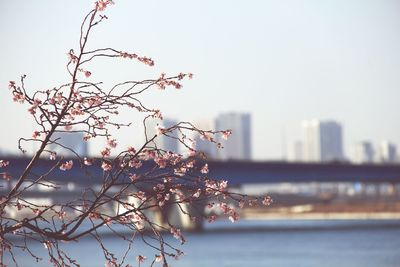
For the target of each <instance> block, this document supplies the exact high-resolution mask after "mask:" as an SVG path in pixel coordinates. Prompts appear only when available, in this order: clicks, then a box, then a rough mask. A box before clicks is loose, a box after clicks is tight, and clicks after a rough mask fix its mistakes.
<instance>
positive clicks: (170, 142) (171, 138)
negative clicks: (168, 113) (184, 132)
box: [160, 118, 179, 153]
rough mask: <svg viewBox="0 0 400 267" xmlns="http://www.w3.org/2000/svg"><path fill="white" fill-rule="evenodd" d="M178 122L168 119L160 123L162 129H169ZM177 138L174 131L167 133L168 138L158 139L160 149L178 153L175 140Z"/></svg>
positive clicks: (176, 132)
mask: <svg viewBox="0 0 400 267" xmlns="http://www.w3.org/2000/svg"><path fill="white" fill-rule="evenodd" d="M177 123H178V122H177V121H175V120H172V119H169V118H165V119H164V120H163V121H162V126H163V127H164V128H169V127H172V126H174V125H176V124H177ZM176 138H178V131H176V130H174V131H172V132H170V133H168V136H165V135H163V136H161V137H160V139H161V140H160V146H161V148H162V149H164V150H166V151H171V152H174V153H178V152H179V151H178V147H179V141H178V140H177V139H176Z"/></svg>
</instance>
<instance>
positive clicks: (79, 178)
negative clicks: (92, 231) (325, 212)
mask: <svg viewBox="0 0 400 267" xmlns="http://www.w3.org/2000/svg"><path fill="white" fill-rule="evenodd" d="M29 160H30V159H28V158H11V159H9V161H10V166H8V167H7V168H4V169H2V170H1V171H6V172H8V173H10V174H11V175H12V176H13V177H14V178H17V177H18V176H19V175H20V174H21V172H22V171H23V170H24V169H25V167H26V165H27V164H28V162H29ZM97 162H99V160H98V161H97ZM53 164H54V161H50V160H45V159H41V160H40V162H39V163H38V164H37V166H38V167H35V168H34V169H33V173H37V174H41V173H45V172H46V171H48V170H49V169H50V168H51V167H52V166H53ZM208 165H209V169H210V173H209V176H210V177H213V178H216V179H224V180H227V181H228V182H229V184H230V185H234V186H237V185H241V184H257V183H307V182H321V183H323V182H364V183H393V184H397V183H400V164H385V165H383V164H382V165H381V164H379V165H378V164H350V163H289V162H261V161H260V162H257V161H255V162H254V161H208ZM153 166H154V163H152V162H145V163H144V164H143V167H142V168H140V170H135V171H137V172H139V173H142V172H146V171H147V170H149V169H150V168H152V167H153ZM101 177H103V172H102V170H101V168H99V166H97V167H96V166H90V167H85V168H84V169H82V168H80V166H79V165H78V164H77V163H76V164H75V165H74V167H73V168H72V169H71V170H70V171H61V170H59V169H58V168H57V169H56V170H55V171H54V172H53V173H52V175H51V178H52V180H54V181H56V182H60V183H76V184H82V185H85V184H86V185H90V184H96V183H99V182H100V181H101Z"/></svg>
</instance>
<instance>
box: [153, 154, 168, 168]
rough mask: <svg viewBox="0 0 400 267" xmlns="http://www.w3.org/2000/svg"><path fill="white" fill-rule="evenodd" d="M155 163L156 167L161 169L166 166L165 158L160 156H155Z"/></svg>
mask: <svg viewBox="0 0 400 267" xmlns="http://www.w3.org/2000/svg"><path fill="white" fill-rule="evenodd" d="M154 161H155V163H157V165H158V167H160V168H161V169H163V168H165V167H166V166H167V160H166V159H165V158H162V157H157V158H155V159H154Z"/></svg>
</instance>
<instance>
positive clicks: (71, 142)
mask: <svg viewBox="0 0 400 267" xmlns="http://www.w3.org/2000/svg"><path fill="white" fill-rule="evenodd" d="M83 136H84V133H75V132H61V133H55V134H54V135H53V137H52V140H57V141H56V142H57V143H59V144H60V145H61V146H60V145H57V144H51V145H50V146H49V150H51V151H53V152H56V153H57V155H60V156H64V157H72V156H74V155H75V154H74V152H75V153H76V154H78V155H79V156H87V155H88V142H87V141H84V140H83ZM66 148H69V149H66ZM71 150H72V151H74V152H72V151H71Z"/></svg>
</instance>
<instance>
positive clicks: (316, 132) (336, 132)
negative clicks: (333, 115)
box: [302, 120, 344, 162]
mask: <svg viewBox="0 0 400 267" xmlns="http://www.w3.org/2000/svg"><path fill="white" fill-rule="evenodd" d="M302 127H303V131H304V150H305V151H304V156H305V160H306V161H314V162H319V161H322V162H329V161H342V160H343V159H344V155H343V138H342V126H341V125H340V124H339V123H337V122H336V121H319V120H310V121H304V122H303V123H302Z"/></svg>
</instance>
